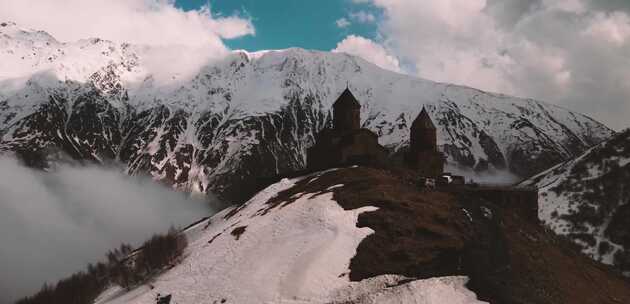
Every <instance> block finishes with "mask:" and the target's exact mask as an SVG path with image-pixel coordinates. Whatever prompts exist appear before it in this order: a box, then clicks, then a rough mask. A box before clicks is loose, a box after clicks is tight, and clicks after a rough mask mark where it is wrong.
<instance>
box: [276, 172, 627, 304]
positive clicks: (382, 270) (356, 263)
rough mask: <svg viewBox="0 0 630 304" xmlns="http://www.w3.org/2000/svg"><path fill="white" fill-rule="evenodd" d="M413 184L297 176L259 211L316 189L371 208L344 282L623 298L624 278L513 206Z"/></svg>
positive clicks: (358, 176)
mask: <svg viewBox="0 0 630 304" xmlns="http://www.w3.org/2000/svg"><path fill="white" fill-rule="evenodd" d="M413 180H414V179H413V174H411V173H410V172H408V171H401V170H398V171H392V170H384V169H372V168H363V167H358V168H347V169H340V170H336V171H332V172H327V173H323V174H321V175H319V176H317V175H312V176H311V177H309V178H306V179H304V180H302V181H300V182H298V183H297V184H296V185H295V186H294V187H292V188H291V189H288V190H286V191H284V192H281V193H280V194H279V195H278V196H277V197H276V198H273V199H271V200H270V201H269V202H268V206H269V207H268V208H270V209H272V208H282V207H283V206H286V205H287V204H290V203H292V202H294V201H295V200H296V199H297V198H298V197H300V196H301V195H312V194H313V193H325V192H334V199H335V200H336V201H337V202H338V203H339V204H340V205H341V206H342V207H343V208H344V209H356V208H359V207H364V206H375V207H378V208H379V209H378V210H377V211H374V212H369V213H364V214H362V215H361V216H360V217H359V221H358V224H357V226H358V227H369V228H371V229H373V230H374V231H375V233H374V234H372V235H370V236H368V237H367V238H366V239H365V240H364V241H363V242H361V244H360V245H359V247H358V249H357V254H356V256H355V257H354V258H353V259H352V261H351V264H350V275H349V276H350V279H351V280H353V281H359V280H362V279H365V278H369V277H373V276H377V275H382V274H400V275H405V276H408V277H412V278H429V277H435V276H447V275H466V276H469V277H470V278H471V281H470V283H469V285H468V287H469V288H470V289H471V290H473V291H475V292H476V293H477V295H478V296H479V298H480V299H482V300H486V301H490V302H491V303H597V304H600V303H630V283H629V282H628V281H626V280H625V279H624V278H623V277H621V276H620V275H619V274H618V273H615V272H614V271H613V270H612V269H610V268H608V267H606V266H603V265H601V264H598V263H596V262H594V261H592V260H591V259H589V258H587V257H585V256H583V255H581V254H580V253H578V250H577V248H575V247H574V245H572V244H571V243H570V242H569V241H567V240H565V239H562V238H560V237H557V236H555V235H554V234H553V233H551V232H549V231H547V230H545V229H544V228H543V227H542V226H541V225H540V224H539V223H537V222H535V221H531V220H528V219H527V218H526V217H525V216H523V215H521V214H519V211H518V210H517V209H511V208H502V207H499V206H496V205H494V204H492V203H490V202H488V201H484V200H483V199H481V198H479V197H476V196H475V195H474V194H471V193H469V194H461V193H460V194H455V193H449V192H448V191H421V190H419V189H418V188H417V187H416V186H414V181H413ZM340 184H343V186H342V187H333V188H331V187H332V186H335V185H340Z"/></svg>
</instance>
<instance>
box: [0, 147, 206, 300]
mask: <svg viewBox="0 0 630 304" xmlns="http://www.w3.org/2000/svg"><path fill="white" fill-rule="evenodd" d="M210 212H211V208H210V206H209V204H208V202H207V201H206V200H204V201H200V200H192V199H189V198H188V197H187V195H185V194H183V193H177V192H174V191H172V190H170V189H168V188H166V187H162V186H161V185H158V184H157V183H155V182H153V181H152V180H150V179H149V178H135V177H129V176H127V175H124V174H122V173H120V172H119V171H118V170H115V169H103V168H99V167H73V166H61V167H58V168H57V169H56V170H54V171H53V172H49V173H44V172H40V171H35V170H32V169H29V168H26V167H23V166H21V165H20V164H18V163H17V161H16V160H14V159H11V158H8V157H0V231H2V233H0V244H1V245H0V303H5V302H8V301H11V300H15V299H16V298H17V297H20V296H25V295H27V294H31V293H33V292H34V291H36V290H37V289H39V287H41V286H42V284H43V283H44V281H48V282H55V281H56V280H57V279H59V278H61V277H63V276H66V275H68V274H70V273H73V272H75V271H78V270H82V269H84V267H85V265H87V263H88V262H95V261H97V260H99V259H101V258H102V257H103V256H104V254H105V253H106V251H107V250H109V249H113V248H115V247H118V245H120V243H121V242H128V243H135V244H137V243H138V242H141V241H143V240H145V239H146V238H148V237H149V236H150V235H152V234H153V233H156V232H164V231H166V230H167V229H168V228H169V226H171V225H175V226H177V225H180V226H184V225H188V224H190V223H192V222H193V221H195V220H197V219H200V218H202V217H204V216H207V215H209V214H210Z"/></svg>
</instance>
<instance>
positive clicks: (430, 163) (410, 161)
mask: <svg viewBox="0 0 630 304" xmlns="http://www.w3.org/2000/svg"><path fill="white" fill-rule="evenodd" d="M405 159H406V162H407V165H408V166H409V167H411V168H412V169H414V170H417V171H418V173H420V174H421V175H422V176H425V177H435V176H439V175H441V174H442V173H444V156H443V155H442V153H440V152H439V151H438V146H437V129H436V128H435V125H434V124H433V121H432V120H431V117H430V116H429V113H428V112H427V110H426V109H425V108H424V107H423V108H422V111H420V114H418V117H416V119H415V120H414V121H413V123H412V124H411V130H410V134H409V150H408V152H407V155H406V157H405Z"/></svg>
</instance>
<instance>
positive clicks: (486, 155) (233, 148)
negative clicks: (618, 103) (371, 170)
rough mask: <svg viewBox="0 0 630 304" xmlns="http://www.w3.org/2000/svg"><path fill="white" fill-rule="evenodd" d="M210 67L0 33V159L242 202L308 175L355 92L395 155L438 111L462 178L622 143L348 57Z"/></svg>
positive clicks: (169, 53)
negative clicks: (120, 174)
mask: <svg viewBox="0 0 630 304" xmlns="http://www.w3.org/2000/svg"><path fill="white" fill-rule="evenodd" d="M173 53H175V54H177V55H178V56H176V57H174V58H173ZM211 58H212V56H207V57H203V56H199V53H198V52H197V51H196V50H187V49H176V50H173V49H155V48H150V47H143V46H134V45H129V44H124V43H122V44H121V43H116V42H111V41H104V40H100V39H86V40H81V41H77V42H72V43H61V42H58V41H56V40H55V39H54V38H53V37H51V36H50V35H48V34H47V33H45V32H41V31H35V30H28V29H22V28H20V27H19V26H18V25H15V24H12V23H1V24H0V110H1V111H0V137H1V139H0V151H3V150H4V151H16V152H17V153H18V154H21V155H22V156H23V157H24V158H27V159H29V160H30V162H31V163H33V164H34V165H36V164H41V163H43V162H44V161H43V160H44V159H45V158H46V155H47V154H48V153H49V151H50V150H61V151H63V152H65V153H66V154H69V155H71V156H72V157H74V158H78V159H87V160H94V161H98V162H103V161H107V160H109V159H114V160H116V161H120V162H123V163H125V164H127V170H128V172H129V173H130V174H141V173H150V174H152V175H153V176H154V177H155V178H156V179H161V180H163V181H166V182H169V183H171V184H173V185H174V186H175V187H176V188H179V189H184V190H191V191H199V192H206V191H209V190H211V191H216V192H218V193H219V194H222V195H224V196H225V197H229V198H233V199H237V200H244V199H246V198H248V195H250V194H251V193H250V192H249V191H242V189H249V188H251V187H252V185H253V184H255V183H256V180H255V179H256V177H260V176H273V175H276V174H278V173H285V172H289V171H293V170H295V169H300V168H304V166H305V161H306V159H305V157H306V154H305V151H306V148H308V147H309V146H310V145H312V144H313V139H314V135H315V134H316V133H317V132H318V131H319V130H321V129H322V128H323V127H325V126H326V125H328V124H330V123H331V119H330V108H331V105H332V103H333V102H334V101H335V99H336V98H337V96H338V95H339V94H340V93H341V92H342V90H343V89H345V87H346V84H348V85H349V86H350V89H351V90H352V91H353V92H354V94H355V95H356V97H357V98H358V99H359V101H360V102H361V103H362V110H361V111H362V118H363V125H364V126H365V127H367V128H370V129H372V130H373V131H375V132H377V133H378V134H379V135H380V142H381V143H382V144H384V145H386V146H387V147H388V148H390V149H391V151H392V152H396V151H399V150H400V149H402V148H404V147H405V145H406V144H407V143H408V136H409V134H408V125H409V123H410V122H411V121H413V119H414V118H415V115H417V113H418V112H419V111H420V109H421V108H422V106H426V107H427V108H428V110H429V112H430V114H431V116H432V117H433V119H434V121H435V122H436V125H437V126H438V128H439V134H438V140H439V144H440V146H441V147H442V150H443V151H444V152H445V153H446V155H447V156H448V162H449V165H450V166H451V167H452V168H458V170H460V171H467V170H468V171H472V170H475V171H477V172H490V173H491V172H495V171H504V170H508V171H510V172H511V173H514V174H515V175H517V176H522V177H525V176H530V175H532V174H534V173H537V172H540V171H542V170H544V169H547V168H548V167H550V166H552V165H554V164H556V163H558V162H561V161H564V160H567V159H570V158H572V157H574V156H576V155H579V154H580V153H582V152H583V151H584V150H586V149H587V148H588V147H590V146H592V145H594V144H596V143H599V142H600V141H602V140H603V139H605V138H607V137H609V136H610V135H611V134H612V131H611V130H610V129H608V128H606V127H605V126H604V125H602V124H600V123H598V122H596V121H594V120H592V119H590V118H588V117H586V116H584V115H581V114H576V113H573V112H570V111H568V110H565V109H562V108H559V107H556V106H553V105H549V104H546V103H544V102H539V101H535V100H531V99H520V98H514V97H509V96H504V95H500V94H492V93H487V92H482V91H479V90H476V89H472V88H467V87H461V86H455V85H449V84H443V83H435V82H432V81H428V80H423V79H418V78H414V77H410V76H407V75H401V74H396V73H393V72H389V71H385V70H382V69H380V68H378V67H376V66H375V65H372V64H370V63H368V62H366V61H364V60H362V59H360V58H357V57H353V56H349V55H345V54H339V53H328V52H315V51H307V50H302V49H287V50H282V51H264V52H257V53H247V52H243V51H235V52H233V53H231V54H230V55H228V56H227V57H222V58H212V59H211ZM193 59H198V60H197V61H195V60H193ZM156 62H157V64H156ZM236 187H238V189H236Z"/></svg>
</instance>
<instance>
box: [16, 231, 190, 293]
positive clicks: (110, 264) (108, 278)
mask: <svg viewBox="0 0 630 304" xmlns="http://www.w3.org/2000/svg"><path fill="white" fill-rule="evenodd" d="M187 245H188V243H187V241H186V237H185V236H184V235H183V234H181V233H179V232H178V231H177V230H176V229H174V228H171V229H169V231H168V233H167V234H164V235H159V234H156V235H154V236H153V237H151V238H150V239H149V240H148V241H146V242H144V244H143V245H142V247H140V248H139V249H138V250H136V251H135V252H134V251H132V247H131V245H129V244H122V245H121V246H120V247H119V248H116V249H114V250H110V251H109V252H108V253H107V254H106V262H99V263H97V264H88V265H87V271H86V272H83V271H82V272H78V273H75V274H73V275H71V276H70V277H68V278H65V279H62V280H60V281H59V282H57V283H56V284H55V285H49V284H44V286H43V287H42V288H41V289H40V291H38V292H37V293H36V294H35V295H33V296H30V297H26V298H23V299H21V300H18V301H17V302H16V304H57V303H59V304H91V303H93V302H94V300H95V299H96V297H98V295H99V294H100V293H101V292H103V290H105V288H107V287H108V286H109V285H111V284H114V283H115V284H118V285H120V286H121V287H123V288H127V289H129V288H131V287H133V286H135V285H137V284H140V283H142V282H145V281H146V280H148V279H150V278H151V277H152V276H153V275H155V274H157V273H159V271H161V270H163V269H164V268H165V267H166V266H170V265H173V264H175V263H176V262H178V258H179V257H181V255H182V253H183V252H184V249H185V248H186V246H187Z"/></svg>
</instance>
